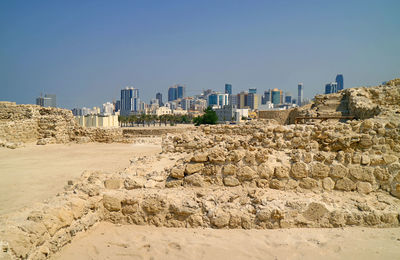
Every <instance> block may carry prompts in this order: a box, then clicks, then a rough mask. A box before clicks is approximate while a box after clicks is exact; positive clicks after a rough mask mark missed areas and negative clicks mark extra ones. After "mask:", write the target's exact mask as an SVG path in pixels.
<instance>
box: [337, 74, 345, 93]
mask: <svg viewBox="0 0 400 260" xmlns="http://www.w3.org/2000/svg"><path fill="white" fill-rule="evenodd" d="M335 81H336V83H337V91H340V90H342V89H344V82H343V75H342V74H337V75H336V80H335Z"/></svg>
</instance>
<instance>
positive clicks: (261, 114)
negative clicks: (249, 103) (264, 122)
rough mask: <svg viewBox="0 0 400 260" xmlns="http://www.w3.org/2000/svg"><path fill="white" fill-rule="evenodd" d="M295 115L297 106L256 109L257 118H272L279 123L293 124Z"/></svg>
mask: <svg viewBox="0 0 400 260" xmlns="http://www.w3.org/2000/svg"><path fill="white" fill-rule="evenodd" d="M296 116H297V108H292V109H287V110H267V111H258V118H259V119H273V120H275V121H276V122H278V123H279V124H281V125H287V124H293V123H294V120H295V118H296Z"/></svg>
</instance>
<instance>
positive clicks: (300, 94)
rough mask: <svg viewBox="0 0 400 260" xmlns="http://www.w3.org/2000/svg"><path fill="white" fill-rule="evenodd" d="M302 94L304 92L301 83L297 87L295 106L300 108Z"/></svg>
mask: <svg viewBox="0 0 400 260" xmlns="http://www.w3.org/2000/svg"><path fill="white" fill-rule="evenodd" d="M303 92H304V87H303V83H299V84H298V85H297V105H298V106H301V104H303V98H304V96H303Z"/></svg>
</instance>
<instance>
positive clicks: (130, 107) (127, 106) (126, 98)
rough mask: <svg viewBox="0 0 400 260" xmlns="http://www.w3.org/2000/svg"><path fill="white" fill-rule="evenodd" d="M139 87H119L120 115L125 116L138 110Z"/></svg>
mask: <svg viewBox="0 0 400 260" xmlns="http://www.w3.org/2000/svg"><path fill="white" fill-rule="evenodd" d="M139 110H140V99H139V89H137V88H133V87H126V88H125V89H121V115H124V116H127V115H129V114H130V113H131V112H139Z"/></svg>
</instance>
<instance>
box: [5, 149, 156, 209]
mask: <svg viewBox="0 0 400 260" xmlns="http://www.w3.org/2000/svg"><path fill="white" fill-rule="evenodd" d="M159 152H161V146H160V145H153V144H115V143H114V144H100V143H88V144H51V145H45V146H39V145H27V146H26V147H23V148H19V149H15V150H10V149H6V148H0V180H1V181H0V215H2V214H6V213H10V212H13V211H16V210H19V209H22V208H23V207H26V206H29V205H32V204H33V203H36V202H41V201H43V200H45V199H48V198H51V197H53V196H55V195H56V194H57V193H58V192H60V191H62V190H63V187H64V186H65V185H66V183H67V181H68V180H73V179H74V178H77V177H79V176H80V175H81V174H82V172H83V171H84V170H102V171H110V172H112V171H115V170H122V169H124V168H125V167H127V166H128V165H129V159H131V158H133V157H135V156H137V155H150V154H156V153H159Z"/></svg>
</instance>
